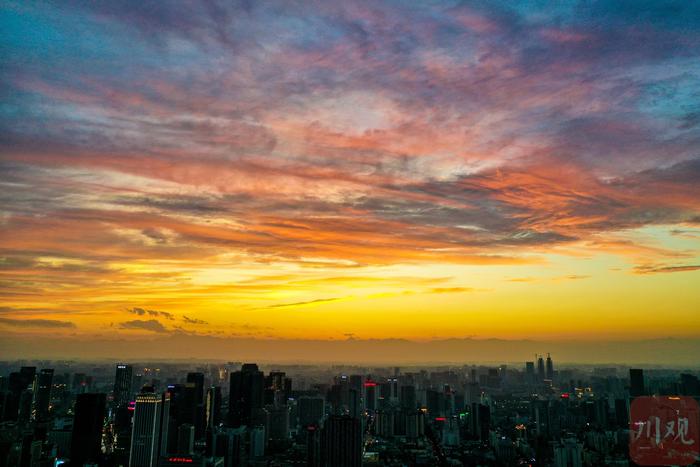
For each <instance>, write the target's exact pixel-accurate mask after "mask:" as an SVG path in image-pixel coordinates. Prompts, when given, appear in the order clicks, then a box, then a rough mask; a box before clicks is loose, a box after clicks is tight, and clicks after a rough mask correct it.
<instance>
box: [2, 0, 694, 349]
mask: <svg viewBox="0 0 700 467" xmlns="http://www.w3.org/2000/svg"><path fill="white" fill-rule="evenodd" d="M0 27H1V29H2V31H3V34H2V38H0V63H1V65H0V332H2V333H3V335H5V336H6V339H4V340H5V342H6V344H5V346H4V351H13V352H15V353H17V354H18V355H19V354H20V353H22V352H29V351H31V352H32V354H33V355H40V356H57V355H59V354H61V352H62V351H61V348H63V347H62V345H64V344H65V345H67V343H69V342H70V343H76V342H78V343H80V342H83V343H85V346H84V348H83V350H81V348H80V346H78V347H75V346H73V347H71V349H72V350H70V352H69V354H70V355H71V356H78V357H81V356H88V354H89V353H90V352H92V351H94V349H96V348H100V349H102V350H103V351H104V352H107V353H109V352H113V353H117V352H121V351H124V349H125V348H128V346H132V345H133V346H138V345H146V346H148V345H150V347H148V349H150V350H143V352H151V351H152V352H155V353H157V354H158V355H161V354H162V355H165V356H167V355H169V354H168V351H167V350H164V349H166V348H168V347H181V346H184V347H186V348H187V349H191V348H192V347H197V346H202V347H204V348H205V349H204V350H202V349H199V350H197V352H199V353H198V354H197V355H200V354H201V356H215V355H218V353H224V350H223V349H226V351H225V353H227V354H232V353H235V346H234V347H233V349H231V345H230V344H231V343H232V342H247V343H248V344H250V345H253V347H251V348H255V349H257V351H259V352H263V351H262V350H260V349H261V348H264V347H265V343H268V344H269V346H270V348H272V346H273V343H274V345H275V346H281V347H278V348H279V349H283V348H284V345H285V343H286V344H288V345H289V346H296V347H294V348H295V349H301V350H299V352H298V353H294V355H295V356H298V358H300V359H304V358H307V359H319V360H322V359H323V358H324V350H320V349H323V348H324V347H323V343H324V342H325V343H327V344H328V345H327V346H326V347H325V348H326V349H330V348H331V347H330V346H331V344H333V345H335V343H336V341H342V342H345V341H348V342H349V343H350V344H352V343H354V342H356V341H359V342H366V343H368V345H369V344H370V343H376V342H384V341H397V340H398V341H401V342H403V341H406V342H409V343H414V344H416V345H418V344H421V343H423V344H430V343H434V344H435V345H438V344H439V346H441V349H442V350H440V351H439V352H437V353H436V354H434V355H433V356H434V358H436V359H450V358H451V357H453V356H454V354H455V353H462V354H463V355H464V358H473V359H488V357H489V356H492V355H493V352H494V349H493V346H490V345H486V344H485V342H487V341H489V340H491V341H490V342H506V344H505V345H507V342H525V341H527V342H530V343H532V342H534V343H535V344H532V345H531V346H529V347H528V350H527V352H530V351H539V352H545V351H547V348H545V347H546V346H545V345H544V344H545V343H549V344H547V345H550V346H555V345H559V344H562V343H565V342H574V343H580V345H579V347H577V348H574V347H571V348H570V349H569V350H570V357H567V358H570V359H576V358H580V359H581V360H584V359H585V358H586V356H585V349H586V348H590V345H591V343H603V342H608V343H622V344H620V345H623V344H624V343H627V344H629V345H627V344H624V345H627V347H624V345H623V347H624V349H622V348H620V349H622V350H620V349H618V350H617V351H616V355H617V356H619V358H620V359H634V358H639V357H638V355H637V357H635V356H634V355H633V353H634V352H636V351H637V350H639V345H643V344H644V343H645V342H646V343H652V342H654V343H657V344H658V343H659V342H668V341H667V339H671V340H674V339H675V340H677V341H678V342H687V343H690V344H689V345H695V344H697V343H698V342H700V313H699V312H698V311H699V310H700V4H698V3H695V2H688V1H685V0H678V1H674V0H670V1H664V2H653V1H643V0H634V1H631V0H629V1H627V0H621V1H615V2H597V1H582V2H556V5H553V4H552V3H551V2H523V1H518V2H510V1H493V2H450V1H418V2H404V1H355V0H351V1H342V2H341V1H318V2H313V1H308V2H307V1H304V2H301V1H300V2H295V1H284V2H281V1H279V2H278V1H271V2H255V1H240V2H228V1H225V2H224V1H222V2H217V1H213V0H212V1H201V2H144V1H138V2H137V1H114V2H89V1H77V0H67V1H60V2H59V1H56V2H52V1H43V2H32V1H21V2H14V1H5V2H3V3H2V6H0ZM494 339H495V340H496V341H493V340H494ZM659 339H662V341H659ZM49 341H51V342H53V344H51V345H49ZM10 342H11V343H12V344H11V345H10V344H9V343H10ZM195 342H199V344H194V343H195ZM445 342H447V343H449V342H453V343H454V342H457V343H461V344H459V345H457V344H455V346H454V347H452V349H453V350H450V348H451V347H450V346H449V345H447V346H445V345H443V344H444V343H445ZM479 342H481V343H482V344H483V345H482V346H481V347H479V345H477V344H479ZM537 342H542V343H543V345H542V346H538V345H537V344H536V343H537ZM88 343H90V345H88ZM149 343H150V344H149ZM168 343H170V344H172V345H169V344H168ZM305 343H306V344H305ZM312 343H313V345H312ZM464 343H467V344H468V345H467V347H468V348H466V347H465V348H462V347H460V345H462V344H464ZM555 343H558V344H555ZM71 345H73V344H71ZM465 345H466V344H465ZM528 345H529V344H528ZM572 345H573V344H572ZM611 345H612V344H611ZM615 345H617V344H615ZM649 345H651V344H649ZM654 345H656V344H654ZM91 346H92V347H91ZM0 347H2V344H0ZM538 347H542V348H538ZM66 348H67V347H66ZM133 348H137V347H133ZM139 348H140V349H141V347H139ZM276 348H277V347H276ZM288 348H290V349H291V348H292V347H288ZM419 348H420V347H412V349H414V350H411V351H410V352H409V355H410V353H411V352H414V353H415V354H416V357H417V358H418V357H419V356H420V355H419V354H421V352H422V351H421V350H416V349H419ZM674 348H676V347H674ZM90 349H92V350H90ZM144 349H145V347H144ZM217 349H222V350H221V352H218V351H217ZM458 349H459V350H458ZM576 349H578V350H576ZM646 349H647V351H648V350H649V349H651V347H646ZM187 351H189V350H182V352H185V353H186V352H187ZM523 351H524V350H523ZM666 351H667V353H665V354H664V355H665V357H664V358H665V359H666V360H673V358H674V357H673V356H672V351H671V350H669V349H666ZM66 352H68V351H66ZM104 352H103V353H104ZM202 352H203V353H202ZM217 352H218V353H217ZM251 352H252V351H251ZM284 352H285V351H284V350H278V353H277V355H280V354H284ZM577 352H578V353H577ZM668 352H671V353H668ZM400 353H401V352H399V354H400ZM183 355H184V354H183ZM261 355H262V353H261ZM290 355H291V354H290ZM328 355H329V357H328V358H331V357H330V355H332V354H331V353H329V354H328ZM645 355H647V356H648V354H645ZM669 355H671V356H669ZM251 356H253V357H254V355H252V354H251ZM528 356H529V354H528ZM346 357H347V355H346V356H345V357H338V358H346ZM516 357H517V356H516V355H513V358H516ZM677 357H678V358H680V357H681V356H677ZM333 358H335V357H333ZM348 358H349V357H348ZM368 358H369V357H368ZM431 358H433V357H431ZM504 358H505V357H504ZM600 358H602V357H600ZM645 358H647V357H645ZM648 358H651V357H648ZM523 359H525V356H523Z"/></svg>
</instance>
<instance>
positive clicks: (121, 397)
mask: <svg viewBox="0 0 700 467" xmlns="http://www.w3.org/2000/svg"><path fill="white" fill-rule="evenodd" d="M132 375H133V370H132V368H131V365H125V364H123V363H119V364H117V372H116V374H115V375H114V405H115V407H122V406H125V405H127V404H128V403H129V399H131V379H132Z"/></svg>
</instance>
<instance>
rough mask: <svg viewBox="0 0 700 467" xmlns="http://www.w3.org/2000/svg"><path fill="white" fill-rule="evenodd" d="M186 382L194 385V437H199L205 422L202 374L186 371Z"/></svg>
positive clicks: (202, 432)
mask: <svg viewBox="0 0 700 467" xmlns="http://www.w3.org/2000/svg"><path fill="white" fill-rule="evenodd" d="M187 384H188V385H194V389H193V390H194V397H195V400H194V403H195V414H194V421H193V422H194V423H193V425H194V432H195V439H200V438H201V437H202V436H204V425H205V423H206V421H205V416H204V374H203V373H198V372H192V373H187Z"/></svg>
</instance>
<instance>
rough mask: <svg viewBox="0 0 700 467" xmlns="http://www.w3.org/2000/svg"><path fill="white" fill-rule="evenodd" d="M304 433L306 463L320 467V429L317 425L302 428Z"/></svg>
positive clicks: (309, 466) (309, 465) (312, 466)
mask: <svg viewBox="0 0 700 467" xmlns="http://www.w3.org/2000/svg"><path fill="white" fill-rule="evenodd" d="M304 430H305V434H306V465H307V466H308V467H321V430H320V429H319V427H318V425H308V426H306V427H305V428H304Z"/></svg>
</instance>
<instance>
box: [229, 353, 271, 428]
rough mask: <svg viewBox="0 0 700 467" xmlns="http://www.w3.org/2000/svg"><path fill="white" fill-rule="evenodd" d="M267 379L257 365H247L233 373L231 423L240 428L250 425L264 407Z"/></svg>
mask: <svg viewBox="0 0 700 467" xmlns="http://www.w3.org/2000/svg"><path fill="white" fill-rule="evenodd" d="M264 384H265V378H264V375H263V372H262V371H260V370H258V365H256V364H255V363H245V364H244V365H243V366H242V367H241V370H240V371H236V372H233V373H231V385H230V389H229V423H230V424H231V425H232V426H234V427H238V426H241V425H250V424H251V423H252V422H253V420H254V416H255V415H256V414H257V412H258V411H259V409H261V408H262V406H263V392H264Z"/></svg>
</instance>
